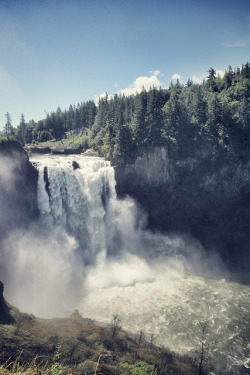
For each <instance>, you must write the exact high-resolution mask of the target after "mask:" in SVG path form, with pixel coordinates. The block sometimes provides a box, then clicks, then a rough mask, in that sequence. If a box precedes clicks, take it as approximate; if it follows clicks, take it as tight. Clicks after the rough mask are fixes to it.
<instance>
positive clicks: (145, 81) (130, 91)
mask: <svg viewBox="0 0 250 375" xmlns="http://www.w3.org/2000/svg"><path fill="white" fill-rule="evenodd" d="M149 73H150V74H152V75H151V76H149V77H146V76H140V77H137V78H136V80H135V81H134V83H133V84H131V85H129V86H128V87H126V88H125V89H122V90H119V91H117V92H116V94H118V95H125V96H130V95H135V94H137V93H138V94H139V93H140V92H141V91H142V90H143V88H144V89H145V90H147V91H148V90H149V89H150V88H151V87H156V88H159V87H160V86H161V85H162V82H160V80H159V78H158V75H159V74H160V73H161V72H160V70H154V71H150V72H149ZM115 87H118V84H117V83H116V84H115ZM105 95H106V92H104V93H102V94H101V95H96V96H95V103H96V104H98V101H99V99H102V98H104V97H105ZM111 98H112V95H108V100H110V99H111Z"/></svg>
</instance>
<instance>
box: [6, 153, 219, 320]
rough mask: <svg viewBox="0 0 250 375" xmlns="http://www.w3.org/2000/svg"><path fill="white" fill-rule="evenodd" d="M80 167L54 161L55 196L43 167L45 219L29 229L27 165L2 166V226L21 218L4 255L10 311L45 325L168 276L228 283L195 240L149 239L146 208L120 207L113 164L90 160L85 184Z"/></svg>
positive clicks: (129, 203)
mask: <svg viewBox="0 0 250 375" xmlns="http://www.w3.org/2000/svg"><path fill="white" fill-rule="evenodd" d="M39 160H40V162H41V160H43V159H41V158H40V159H37V160H36V163H37V162H39ZM72 160H73V159H72ZM72 160H71V159H70V158H67V159H60V163H61V164H62V167H61V168H62V169H60V168H59V166H60V163H59V162H58V160H57V159H50V160H49V161H47V163H48V162H49V163H50V164H51V165H50V164H49V165H50V168H51V169H50V170H49V171H48V179H49V189H50V190H49V191H48V190H46V189H48V186H47V187H46V186H45V185H46V182H45V181H44V164H41V165H40V167H39V168H40V177H39V180H38V199H37V201H38V206H39V211H40V218H38V221H35V222H30V224H29V225H28V226H23V225H22V223H23V222H25V221H27V217H26V215H25V212H23V211H22V209H23V207H22V206H20V205H19V204H18V202H17V199H18V197H19V199H20V197H22V191H19V189H18V183H17V182H18V181H17V179H18V174H17V173H16V171H17V170H18V168H19V169H20V164H19V162H16V161H14V159H12V158H1V160H0V163H1V172H0V177H1V180H0V182H1V201H0V202H1V216H0V218H1V224H2V223H4V222H5V221H6V218H8V219H7V220H10V219H11V218H14V217H15V218H18V221H17V220H16V219H15V220H14V219H13V223H14V222H15V225H13V226H11V225H10V226H9V228H12V229H11V230H9V228H8V230H6V231H4V233H3V235H2V241H1V250H0V251H1V257H0V279H1V281H3V282H4V284H5V294H6V298H7V300H9V302H10V303H12V304H13V305H15V306H17V307H18V308H19V309H20V310H22V311H25V312H28V313H33V314H34V315H35V316H38V317H47V318H51V317H63V316H68V315H70V314H71V313H72V312H73V311H74V310H75V309H76V308H78V307H79V306H81V305H82V304H83V303H84V299H85V298H87V296H88V295H89V293H94V292H95V291H98V290H100V289H102V288H109V287H112V286H114V285H116V286H122V287H124V286H133V285H135V284H136V283H149V282H153V281H154V280H156V278H157V279H159V277H161V275H162V277H164V279H166V275H167V279H168V282H169V284H171V285H173V284H174V280H175V278H176V277H177V275H179V276H180V275H184V274H185V273H192V274H196V275H205V276H209V277H222V275H225V269H224V268H223V266H222V262H221V261H220V258H219V256H218V255H217V254H216V253H215V254H211V253H210V254H209V255H208V254H206V252H205V251H204V249H203V248H202V246H201V245H200V244H199V242H198V241H196V240H195V239H193V238H190V237H188V236H183V235H176V234H172V235H165V234H160V233H151V232H150V231H147V230H146V229H145V228H146V223H147V215H146V213H145V212H143V210H142V208H141V207H139V206H138V204H137V203H136V202H135V201H134V200H133V199H132V198H130V197H126V198H124V199H122V200H118V199H117V197H116V192H115V181H114V174H113V169H112V168H111V167H110V166H109V163H108V162H104V161H100V160H97V161H95V160H90V161H88V163H87V162H86V160H85V161H84V163H83V165H82V168H83V173H84V175H86V174H87V176H88V177H87V178H88V179H87V180H83V174H82V172H81V170H80V169H79V170H76V171H74V170H73V168H72ZM58 168H59V169H58ZM92 168H93V171H92ZM65 173H67V176H66V177H65ZM63 192H67V194H66V193H63ZM71 194H72V195H71ZM104 194H106V195H105V196H104ZM49 195H50V196H49ZM13 196H15V197H16V198H15V200H14V203H15V204H14V205H13V204H12V202H13ZM11 198H12V199H11ZM104 203H105V206H104V207H103V204H104ZM1 226H2V227H3V225H1Z"/></svg>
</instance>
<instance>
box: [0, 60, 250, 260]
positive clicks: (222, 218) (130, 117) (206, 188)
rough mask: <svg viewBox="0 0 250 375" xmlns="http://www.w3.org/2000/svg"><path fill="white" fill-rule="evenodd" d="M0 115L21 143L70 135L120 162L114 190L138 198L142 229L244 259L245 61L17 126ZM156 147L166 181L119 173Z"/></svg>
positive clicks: (248, 105) (249, 140)
mask: <svg viewBox="0 0 250 375" xmlns="http://www.w3.org/2000/svg"><path fill="white" fill-rule="evenodd" d="M6 118H7V122H6V129H5V132H6V133H7V134H8V132H9V134H12V133H15V135H14V137H16V138H17V139H19V141H21V142H22V143H23V144H24V143H27V142H41V141H46V140H49V139H52V140H53V141H55V139H58V140H59V139H61V138H63V137H65V139H67V138H72V137H73V139H74V137H75V139H77V145H78V146H81V147H84V148H87V147H92V148H93V149H94V150H95V151H97V152H98V153H99V155H101V156H104V157H106V158H108V159H110V160H112V162H113V164H114V165H118V168H117V169H116V178H117V183H118V184H117V191H118V194H120V195H123V194H130V195H131V196H133V197H135V198H136V199H137V200H138V201H139V202H140V203H141V205H142V206H143V207H144V208H145V209H146V211H147V213H148V215H149V221H148V228H150V229H152V230H162V231H168V232H171V231H172V232H179V233H183V232H184V233H188V234H191V235H192V236H194V237H196V238H198V239H199V240H200V241H201V242H202V244H203V245H204V246H205V247H206V248H209V249H213V248H216V249H219V251H220V253H222V254H223V257H224V258H226V259H228V260H229V261H230V262H233V263H234V262H235V260H236V259H237V258H241V256H242V255H243V254H244V256H245V255H246V256H247V258H244V262H243V263H245V264H247V261H248V259H249V251H248V243H249V240H250V237H249V236H250V235H249V233H250V228H249V216H250V202H249V191H250V179H249V175H250V165H249V158H250V147H249V145H250V65H249V63H246V64H243V65H242V66H241V68H234V69H233V68H232V67H231V66H229V67H228V69H226V71H225V74H224V76H223V77H218V76H216V75H215V70H214V69H212V68H210V69H209V71H208V76H207V79H206V80H204V81H203V83H202V84H194V83H193V82H192V81H191V80H188V82H187V83H186V85H182V84H180V82H178V81H177V82H176V84H171V85H170V87H169V88H168V89H156V88H154V87H152V88H151V89H150V90H149V91H146V90H143V91H142V92H141V93H138V94H136V95H132V96H129V97H125V96H117V95H115V96H114V97H113V98H109V96H108V95H106V96H105V97H104V98H101V99H100V100H99V103H98V105H97V106H96V105H95V104H94V103H93V102H91V101H89V102H87V103H81V104H78V105H77V106H72V105H71V106H70V108H69V110H68V111H65V112H62V111H61V110H60V108H58V109H57V111H56V112H53V113H51V114H48V115H47V117H46V119H44V120H41V121H38V123H35V122H34V121H31V122H30V123H26V122H25V120H24V116H21V121H20V124H19V126H18V127H17V129H16V131H15V129H13V127H12V125H11V118H10V115H9V114H8V116H7V117H6ZM77 134H78V135H77ZM68 141H69V140H68V139H67V142H68ZM65 142H66V141H65ZM156 147H165V149H166V150H167V153H168V162H169V165H170V166H171V167H170V168H169V171H168V172H169V179H168V181H167V182H166V181H165V179H164V182H163V184H162V185H161V186H160V185H159V184H158V185H157V186H156V184H154V183H153V184H151V185H152V186H150V184H146V185H144V186H139V185H140V182H139V181H138V178H137V177H138V176H137V175H136V174H134V175H133V177H131V176H130V177H131V178H130V177H129V176H127V175H126V178H124V177H121V175H122V174H123V175H124V169H125V168H124V167H125V165H128V164H132V163H134V161H135V160H136V158H137V157H138V156H140V155H143V154H145V153H146V154H147V155H148V154H149V153H150V152H153V150H154V149H155V148H156ZM152 181H153V180H152ZM153 182H154V181H153ZM239 248H240V249H241V251H240V254H241V256H240V257H239V256H238V255H239Z"/></svg>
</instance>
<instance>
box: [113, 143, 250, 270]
mask: <svg viewBox="0 0 250 375" xmlns="http://www.w3.org/2000/svg"><path fill="white" fill-rule="evenodd" d="M249 176H250V164H244V165H243V164H241V165H239V164H236V163H235V164H233V163H230V164H229V163H227V162H226V161H225V160H221V162H220V163H219V164H216V165H215V164H214V163H213V161H212V160H211V159H210V156H207V157H206V155H200V157H198V156H197V157H194V158H189V159H183V160H173V159H171V158H169V156H168V152H167V148H164V147H157V148H155V149H153V150H151V151H150V152H148V153H147V154H146V153H145V154H143V155H141V156H139V157H137V159H136V160H135V161H134V163H132V164H126V163H125V162H124V161H119V162H118V163H117V166H116V168H115V177H116V182H117V193H118V196H120V197H122V196H125V195H126V194H128V195H130V196H132V197H133V198H135V199H136V200H137V201H138V202H139V203H140V205H141V206H142V208H143V209H144V210H145V211H146V213H147V215H148V229H150V230H153V231H161V232H164V233H175V234H178V233H181V234H185V235H190V236H192V237H194V238H196V239H198V240H199V241H200V242H201V244H202V245H203V246H204V247H205V248H206V249H207V250H208V251H210V250H217V251H219V253H220V254H221V255H222V257H223V258H224V259H225V260H226V261H228V263H230V264H232V265H233V266H234V265H235V264H237V263H238V264H239V266H240V267H241V266H243V267H244V265H247V264H249V261H250V254H249V243H250V227H249V217H250V178H249ZM246 268H247V267H246ZM246 270H247V269H246Z"/></svg>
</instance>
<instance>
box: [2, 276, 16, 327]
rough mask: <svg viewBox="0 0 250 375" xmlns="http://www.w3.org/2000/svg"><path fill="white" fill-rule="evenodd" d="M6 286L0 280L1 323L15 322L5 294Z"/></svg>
mask: <svg viewBox="0 0 250 375" xmlns="http://www.w3.org/2000/svg"><path fill="white" fill-rule="evenodd" d="M3 291H4V286H3V283H2V282H1V281H0V324H10V323H13V322H14V318H13V317H12V315H11V313H10V307H9V305H8V304H7V302H6V301H5V299H4V296H3Z"/></svg>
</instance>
